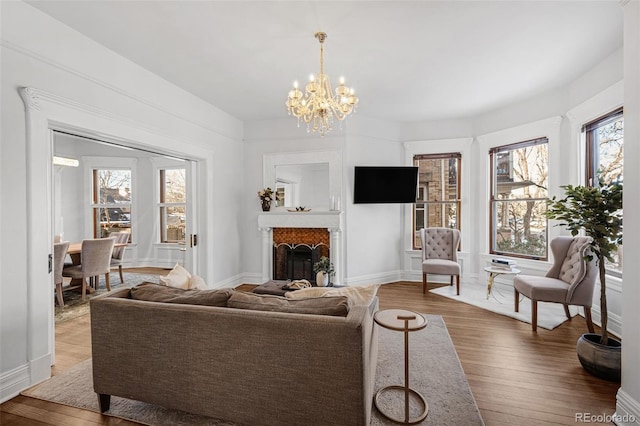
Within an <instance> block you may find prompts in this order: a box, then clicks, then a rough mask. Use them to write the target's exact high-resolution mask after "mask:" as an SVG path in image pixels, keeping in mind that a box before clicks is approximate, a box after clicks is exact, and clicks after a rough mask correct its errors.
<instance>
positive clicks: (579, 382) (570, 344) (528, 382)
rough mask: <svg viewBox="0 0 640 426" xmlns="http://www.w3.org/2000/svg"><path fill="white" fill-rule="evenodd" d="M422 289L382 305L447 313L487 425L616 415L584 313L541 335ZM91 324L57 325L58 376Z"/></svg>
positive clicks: (613, 388) (74, 420) (65, 412)
mask: <svg viewBox="0 0 640 426" xmlns="http://www.w3.org/2000/svg"><path fill="white" fill-rule="evenodd" d="M421 286H422V284H421V283H410V282H399V283H394V284H387V285H384V286H381V287H380V290H379V291H378V296H379V298H380V309H388V308H404V309H410V310H415V311H417V312H422V313H427V314H435V315H442V317H443V318H444V321H445V323H446V325H447V329H448V330H449V334H450V335H451V339H452V341H453V343H454V345H455V348H456V351H457V353H458V357H459V358H460V361H461V363H462V367H463V368H464V371H465V373H466V376H467V380H468V381H469V385H470V386H471V390H472V392H473V395H474V397H475V398H476V401H477V403H478V407H479V408H480V412H481V414H482V417H483V418H484V421H485V423H486V424H487V425H500V426H502V425H513V426H516V425H523V426H533V425H549V424H561V425H575V424H576V423H577V422H576V415H577V414H579V413H590V414H592V415H611V414H613V413H614V411H615V402H616V400H615V397H616V392H617V389H618V385H617V384H614V383H609V382H606V381H603V380H600V379H597V378H595V377H593V376H591V375H589V374H588V373H586V372H585V371H584V370H583V369H582V367H581V366H580V363H579V361H578V359H577V358H576V354H575V346H576V341H577V339H578V337H579V336H580V335H581V334H582V333H584V332H586V324H585V321H584V319H583V318H581V317H576V318H574V319H573V320H572V321H567V322H566V323H564V324H562V325H561V326H560V327H558V328H556V329H555V330H553V331H549V330H545V329H541V328H538V333H537V334H534V333H532V332H531V326H530V325H529V324H525V323H522V322H520V321H516V320H514V319H511V318H507V317H505V316H502V315H498V314H494V313H491V312H488V311H485V310H483V309H480V308H476V307H474V306H471V305H467V304H464V303H460V302H456V301H452V300H450V299H447V298H444V297H441V296H438V295H435V294H431V293H427V294H426V295H423V294H422V288H421ZM251 287H252V286H248V285H246V286H240V287H239V289H248V288H251ZM461 291H464V286H463V287H462V289H461ZM89 325H90V324H89V316H88V315H86V316H83V317H80V318H78V319H74V320H71V321H67V322H64V323H61V324H59V325H57V326H56V365H55V367H53V368H52V374H54V375H55V374H60V373H61V372H62V371H64V370H65V369H67V368H69V367H71V366H73V365H75V364H76V363H78V362H80V361H83V360H85V359H87V358H89V357H90V356H91V341H90V335H89ZM0 424H2V425H5V426H9V425H12V426H17V425H45V424H46V425H88V424H89V425H90V424H100V425H116V424H117V425H132V424H136V423H131V422H127V421H124V420H121V419H115V418H112V417H108V416H102V415H100V414H98V413H93V412H91V411H86V410H79V409H77V408H73V407H67V406H63V405H59V404H53V403H49V402H45V401H40V400H37V399H33V398H28V397H25V396H18V397H16V398H13V399H11V400H10V401H7V402H5V403H4V404H2V405H1V406H0ZM591 424H598V423H594V422H591ZM600 424H611V423H600Z"/></svg>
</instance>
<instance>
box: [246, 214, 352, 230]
mask: <svg viewBox="0 0 640 426" xmlns="http://www.w3.org/2000/svg"><path fill="white" fill-rule="evenodd" d="M341 213H342V212H339V211H335V210H319V211H313V210H312V211H310V212H289V211H287V210H274V211H270V212H264V213H260V214H259V215H258V227H259V228H327V229H329V230H331V229H335V230H338V231H339V230H340V229H341V224H340V219H341V216H342V215H341Z"/></svg>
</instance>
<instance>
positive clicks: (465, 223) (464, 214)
mask: <svg viewBox="0 0 640 426" xmlns="http://www.w3.org/2000/svg"><path fill="white" fill-rule="evenodd" d="M472 143H473V138H457V139H434V140H425V141H410V142H404V152H405V164H406V165H407V166H413V157H414V156H415V155H420V154H442V153H448V152H459V153H460V155H461V156H462V162H461V164H462V165H461V170H459V171H458V173H459V175H460V212H459V214H460V217H461V218H462V220H461V221H460V232H461V239H462V241H463V243H462V244H463V250H465V251H468V245H465V243H464V241H471V240H472V239H471V214H470V212H471V206H472V205H473V204H472V203H473V200H472V196H471V194H472V191H471V174H472V173H473V170H472V167H473V165H472V164H471V163H472V161H470V160H469V159H470V158H472V156H471V149H472ZM403 207H404V216H403V217H404V225H403V228H402V229H403V230H404V231H403V239H404V241H403V247H404V248H405V251H408V252H409V251H411V252H417V253H419V252H420V250H414V249H413V235H412V232H409V230H411V229H413V224H412V221H413V217H412V210H413V205H412V204H407V205H405V206H403Z"/></svg>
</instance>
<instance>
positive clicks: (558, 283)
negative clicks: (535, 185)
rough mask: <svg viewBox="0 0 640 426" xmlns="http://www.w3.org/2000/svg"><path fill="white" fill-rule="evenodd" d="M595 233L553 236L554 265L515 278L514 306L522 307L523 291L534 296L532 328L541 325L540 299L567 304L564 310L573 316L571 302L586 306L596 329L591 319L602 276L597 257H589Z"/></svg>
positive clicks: (585, 310)
mask: <svg viewBox="0 0 640 426" xmlns="http://www.w3.org/2000/svg"><path fill="white" fill-rule="evenodd" d="M590 243H591V237H567V236H562V237H556V238H554V239H553V240H551V243H550V246H551V251H552V252H553V266H551V269H549V270H548V271H547V273H546V275H545V276H544V277H540V276H537V275H518V276H516V277H515V278H514V279H513V289H514V292H513V293H514V308H515V309H514V310H515V311H516V312H518V311H519V309H520V294H522V295H523V296H526V297H527V298H529V299H531V328H532V330H533V331H536V330H537V327H538V302H555V303H562V304H563V305H564V313H565V315H566V316H567V318H568V319H571V314H570V312H569V305H577V306H582V307H583V308H584V317H585V320H586V321H587V329H588V330H589V332H590V333H593V332H594V328H593V321H592V320H591V304H592V300H593V290H594V287H595V284H596V278H597V276H598V268H597V266H596V257H595V256H593V257H592V259H591V260H588V259H586V258H585V256H587V255H588V254H592V253H591V252H590Z"/></svg>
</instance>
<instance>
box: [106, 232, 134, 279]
mask: <svg viewBox="0 0 640 426" xmlns="http://www.w3.org/2000/svg"><path fill="white" fill-rule="evenodd" d="M129 235H131V234H130V233H128V232H112V233H110V234H109V236H110V237H113V238H115V240H116V242H115V243H116V244H126V243H128V242H129ZM126 248H127V246H121V247H114V248H113V254H112V255H111V266H118V273H119V274H120V284H124V277H123V276H122V259H124V250H125V249H126Z"/></svg>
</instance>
